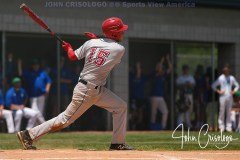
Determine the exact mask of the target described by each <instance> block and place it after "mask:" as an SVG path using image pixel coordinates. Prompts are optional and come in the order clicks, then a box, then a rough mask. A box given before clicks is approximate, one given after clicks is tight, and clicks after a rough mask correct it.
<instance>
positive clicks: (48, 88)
mask: <svg viewBox="0 0 240 160" xmlns="http://www.w3.org/2000/svg"><path fill="white" fill-rule="evenodd" d="M50 88H51V83H48V84H47V85H46V93H49V91H50Z"/></svg>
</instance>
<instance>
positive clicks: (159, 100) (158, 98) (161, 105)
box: [150, 56, 172, 130]
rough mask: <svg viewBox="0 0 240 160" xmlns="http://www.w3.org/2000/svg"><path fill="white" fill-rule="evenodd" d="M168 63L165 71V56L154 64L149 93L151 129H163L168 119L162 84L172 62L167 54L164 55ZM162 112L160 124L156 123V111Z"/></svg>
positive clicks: (169, 71)
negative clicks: (150, 91) (154, 68)
mask: <svg viewBox="0 0 240 160" xmlns="http://www.w3.org/2000/svg"><path fill="white" fill-rule="evenodd" d="M166 60H167V63H168V69H167V70H166V71H165V70H164V68H163V63H164V61H165V58H164V57H163V58H162V59H161V61H160V62H159V63H157V64H156V70H155V73H154V75H153V77H152V81H153V84H152V94H151V106H152V107H151V126H150V128H151V129H153V130H156V129H165V128H166V124H167V119H168V108H167V105H166V102H165V100H164V86H165V84H166V83H165V80H166V76H167V75H168V74H170V73H171V71H172V63H171V61H170V58H169V56H166ZM158 110H159V111H160V112H161V113H162V120H161V126H159V125H158V124H157V123H156V116H157V111H158Z"/></svg>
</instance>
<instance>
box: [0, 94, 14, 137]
mask: <svg viewBox="0 0 240 160" xmlns="http://www.w3.org/2000/svg"><path fill="white" fill-rule="evenodd" d="M0 118H4V119H5V120H6V122H7V128H8V133H14V130H15V129H14V123H13V117H12V112H11V111H9V110H6V109H4V107H3V95H2V92H1V90H0Z"/></svg>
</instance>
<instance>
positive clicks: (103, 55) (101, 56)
mask: <svg viewBox="0 0 240 160" xmlns="http://www.w3.org/2000/svg"><path fill="white" fill-rule="evenodd" d="M96 50H97V48H92V49H91V51H90V55H89V57H88V63H90V62H92V61H93V60H94V63H95V65H96V66H101V65H103V64H104V63H105V61H106V59H107V57H108V56H109V54H110V52H108V51H106V50H104V49H100V50H98V52H96ZM96 53H97V54H96ZM94 55H96V57H94Z"/></svg>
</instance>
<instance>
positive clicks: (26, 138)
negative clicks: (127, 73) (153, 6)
mask: <svg viewBox="0 0 240 160" xmlns="http://www.w3.org/2000/svg"><path fill="white" fill-rule="evenodd" d="M127 29H128V26H127V25H125V24H123V22H122V20H121V19H120V18H117V17H112V18H108V19H106V20H105V21H104V22H103V24H102V31H103V33H104V35H105V37H106V38H97V39H91V40H89V41H87V42H85V43H84V44H83V45H82V46H81V47H80V48H79V49H77V50H75V51H73V49H72V47H71V45H70V44H69V43H67V42H64V43H63V45H62V47H63V49H64V50H65V51H66V52H67V53H68V57H69V59H70V60H73V61H74V60H80V59H82V58H85V63H84V68H83V71H82V72H81V74H80V77H79V82H78V84H77V85H76V86H75V88H74V91H73V96H72V101H71V103H70V104H69V105H68V107H67V108H66V110H65V111H64V112H62V113H61V114H59V115H58V116H57V117H55V118H52V119H50V120H49V121H46V122H44V123H42V124H41V125H39V126H36V127H34V128H31V129H29V130H25V131H21V132H18V133H17V136H18V138H19V140H20V142H21V144H22V145H23V147H24V149H36V147H34V146H33V145H32V144H33V142H34V141H36V140H37V139H39V138H41V137H42V136H43V135H45V134H47V133H49V132H53V131H57V130H60V129H63V128H65V127H67V126H69V125H70V124H71V123H73V122H74V121H75V120H76V119H77V118H79V117H80V116H81V115H82V114H83V113H84V112H85V111H86V110H87V109H89V108H90V107H91V106H92V105H94V104H95V105H97V106H99V107H101V108H104V109H106V110H108V111H109V112H111V113H112V116H113V138H112V143H111V146H110V150H132V149H133V148H132V147H130V146H128V145H126V144H125V135H126V120H127V104H126V102H124V101H123V100H122V99H121V98H119V97H118V96H117V95H115V94H114V93H113V92H111V91H110V90H108V89H107V88H105V87H104V84H105V83H106V79H107V76H108V75H109V73H110V71H111V70H112V69H113V68H114V66H115V65H117V64H119V63H120V61H121V58H122V56H123V55H124V52H125V48H124V47H123V46H122V45H120V44H119V43H118V42H119V41H121V40H122V39H123V35H124V31H126V30H127ZM93 38H94V37H93Z"/></svg>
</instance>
